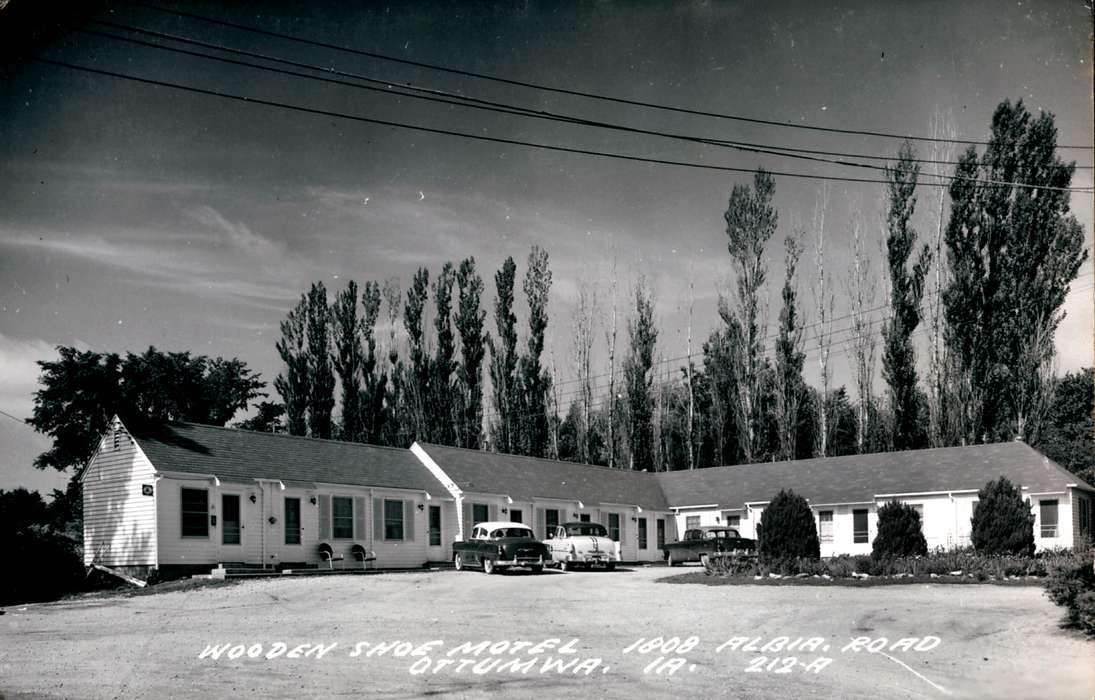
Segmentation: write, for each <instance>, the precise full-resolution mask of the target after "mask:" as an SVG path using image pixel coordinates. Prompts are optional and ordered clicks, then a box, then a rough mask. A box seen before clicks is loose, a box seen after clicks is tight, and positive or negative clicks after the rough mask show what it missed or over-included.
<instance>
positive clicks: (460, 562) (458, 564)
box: [452, 554, 464, 571]
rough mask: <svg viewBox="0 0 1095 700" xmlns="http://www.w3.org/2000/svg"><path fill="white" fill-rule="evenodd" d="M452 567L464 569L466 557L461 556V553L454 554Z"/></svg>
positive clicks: (459, 569)
mask: <svg viewBox="0 0 1095 700" xmlns="http://www.w3.org/2000/svg"><path fill="white" fill-rule="evenodd" d="M452 568H454V569H456V570H457V571H463V570H464V557H462V556H460V554H454V555H453V556H452Z"/></svg>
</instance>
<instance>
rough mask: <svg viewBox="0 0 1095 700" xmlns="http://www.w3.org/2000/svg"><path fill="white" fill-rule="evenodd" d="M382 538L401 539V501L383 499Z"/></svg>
mask: <svg viewBox="0 0 1095 700" xmlns="http://www.w3.org/2000/svg"><path fill="white" fill-rule="evenodd" d="M384 539H386V540H401V539H403V501H389V500H387V499H385V500H384Z"/></svg>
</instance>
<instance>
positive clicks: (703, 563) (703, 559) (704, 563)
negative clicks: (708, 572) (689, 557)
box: [700, 554, 707, 569]
mask: <svg viewBox="0 0 1095 700" xmlns="http://www.w3.org/2000/svg"><path fill="white" fill-rule="evenodd" d="M700 566H702V567H703V568H705V569H706V568H707V555H706V554H701V555H700Z"/></svg>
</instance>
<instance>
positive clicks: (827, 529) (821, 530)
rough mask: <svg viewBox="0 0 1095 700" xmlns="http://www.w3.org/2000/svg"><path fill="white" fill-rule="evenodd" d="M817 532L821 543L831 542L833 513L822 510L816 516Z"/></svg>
mask: <svg viewBox="0 0 1095 700" xmlns="http://www.w3.org/2000/svg"><path fill="white" fill-rule="evenodd" d="M817 531H818V532H817V535H818V538H819V539H820V540H821V541H822V542H832V541H833V511H831V510H823V511H821V512H819V513H818V514H817Z"/></svg>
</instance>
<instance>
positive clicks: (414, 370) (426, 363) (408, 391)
mask: <svg viewBox="0 0 1095 700" xmlns="http://www.w3.org/2000/svg"><path fill="white" fill-rule="evenodd" d="M429 287H430V273H429V271H428V270H426V268H424V267H420V268H418V270H417V271H416V272H415V274H414V279H413V280H412V281H411V286H410V288H409V289H408V290H407V303H406V304H405V305H404V307H403V327H404V328H405V329H406V330H407V339H408V345H409V348H410V349H409V355H410V358H409V359H410V364H409V366H408V367H407V369H406V381H405V388H404V392H403V397H404V401H406V402H407V404H408V407H407V410H408V417H409V421H408V422H409V423H410V425H408V426H407V428H408V429H409V432H410V433H411V434H410V435H406V436H404V438H405V440H406V441H407V442H411V441H412V440H428V439H430V434H429V428H430V426H429V422H428V414H427V412H426V402H427V401H428V400H429V396H430V358H429V355H428V354H427V352H426V338H425V330H424V328H423V321H424V315H425V311H426V297H427V296H428V295H429Z"/></svg>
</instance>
